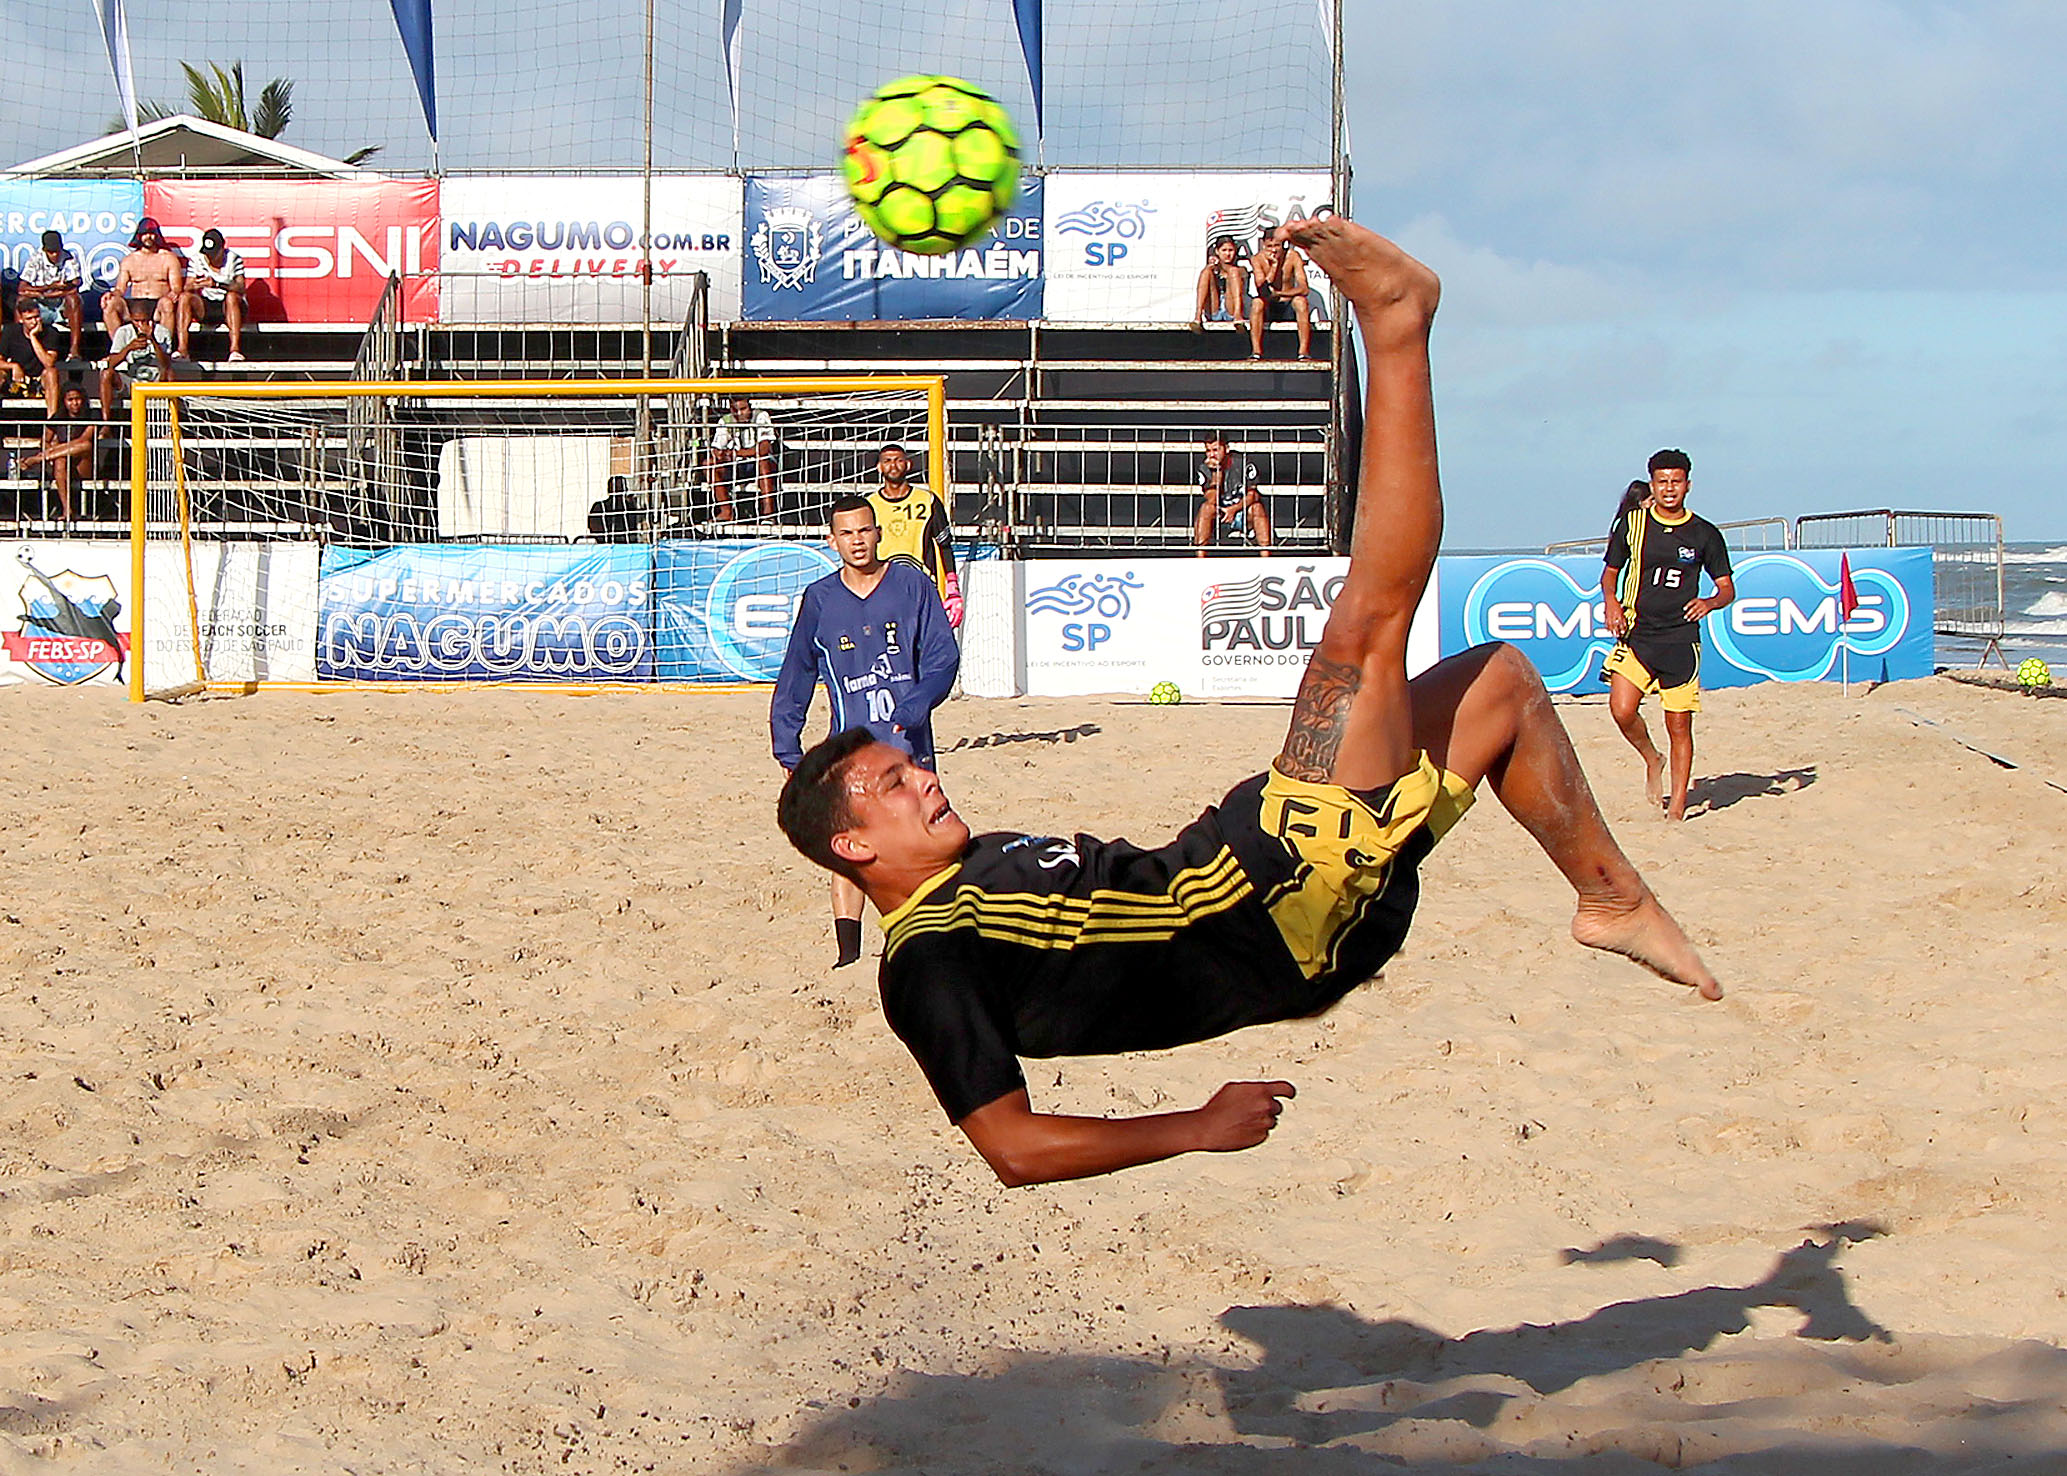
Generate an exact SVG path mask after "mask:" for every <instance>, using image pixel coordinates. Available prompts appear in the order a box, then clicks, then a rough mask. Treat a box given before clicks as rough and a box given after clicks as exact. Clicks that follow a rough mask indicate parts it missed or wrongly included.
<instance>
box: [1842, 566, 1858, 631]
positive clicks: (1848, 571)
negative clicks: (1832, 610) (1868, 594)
mask: <svg viewBox="0 0 2067 1476" xmlns="http://www.w3.org/2000/svg"><path fill="white" fill-rule="evenodd" d="M1858 608H1859V586H1857V585H1856V584H1854V583H1852V556H1851V555H1850V554H1843V553H1841V554H1839V555H1838V556H1837V623H1838V624H1839V625H1840V626H1842V625H1846V624H1849V623H1850V621H1851V618H1852V611H1854V610H1856V609H1858Z"/></svg>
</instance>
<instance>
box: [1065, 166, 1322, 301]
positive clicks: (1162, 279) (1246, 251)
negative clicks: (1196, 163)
mask: <svg viewBox="0 0 2067 1476" xmlns="http://www.w3.org/2000/svg"><path fill="white" fill-rule="evenodd" d="M1045 183H1046V192H1045V203H1046V207H1047V232H1046V242H1047V248H1048V257H1047V317H1048V318H1049V319H1050V320H1051V321H1055V322H1073V323H1179V322H1188V321H1190V319H1191V318H1192V316H1193V314H1194V312H1195V311H1196V304H1197V297H1196V294H1197V291H1198V279H1199V271H1200V269H1201V268H1203V267H1204V266H1205V264H1206V250H1207V247H1208V245H1209V244H1210V243H1211V242H1212V241H1213V239H1214V238H1215V237H1217V236H1223V235H1225V236H1233V237H1234V238H1235V240H1236V242H1237V243H1238V244H1239V245H1240V247H1241V261H1242V262H1243V263H1244V270H1245V271H1246V263H1247V262H1248V259H1249V257H1250V255H1251V254H1253V253H1254V251H1255V249H1256V248H1257V247H1258V246H1259V245H1261V244H1262V242H1263V238H1264V237H1265V236H1266V235H1268V234H1269V233H1270V232H1271V230H1273V229H1274V228H1275V227H1277V226H1279V225H1282V224H1283V223H1284V222H1286V221H1288V220H1300V219H1304V218H1305V217H1307V216H1309V215H1311V214H1313V212H1314V211H1315V210H1316V209H1317V208H1319V207H1320V206H1322V205H1325V204H1327V203H1329V190H1330V188H1331V187H1330V185H1329V182H1328V176H1327V175H1325V174H1102V173H1101V174H1073V173H1062V174H1051V175H1049V176H1048V177H1047V179H1046V182H1045ZM1307 280H1308V281H1309V282H1311V283H1312V284H1313V288H1314V291H1313V293H1312V294H1311V296H1310V299H1309V300H1310V301H1312V303H1313V304H1314V306H1315V307H1316V308H1318V309H1319V310H1320V311H1321V312H1322V313H1323V314H1325V313H1326V310H1327V302H1328V297H1327V279H1326V278H1325V277H1323V276H1322V275H1321V273H1320V271H1319V269H1318V268H1316V267H1313V266H1312V265H1310V264H1309V266H1308V268H1307Z"/></svg>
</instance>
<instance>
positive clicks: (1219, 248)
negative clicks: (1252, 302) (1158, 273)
mask: <svg viewBox="0 0 2067 1476" xmlns="http://www.w3.org/2000/svg"><path fill="white" fill-rule="evenodd" d="M1241 250H1242V248H1241V245H1240V244H1239V243H1238V242H1237V241H1236V240H1235V238H1234V237H1232V236H1215V237H1214V238H1213V244H1212V246H1211V247H1210V248H1209V249H1208V250H1207V252H1206V264H1205V266H1204V267H1203V268H1201V269H1200V271H1199V286H1198V296H1197V301H1196V303H1195V304H1194V306H1193V310H1192V327H1194V328H1203V327H1205V326H1206V325H1207V324H1208V323H1240V322H1243V321H1244V320H1245V319H1246V318H1247V317H1248V314H1247V313H1245V312H1244V311H1243V304H1244V302H1245V301H1246V299H1247V297H1248V289H1247V288H1246V286H1245V285H1244V283H1243V278H1242V266H1241V262H1240V261H1239V260H1238V259H1237V258H1239V257H1240V255H1241Z"/></svg>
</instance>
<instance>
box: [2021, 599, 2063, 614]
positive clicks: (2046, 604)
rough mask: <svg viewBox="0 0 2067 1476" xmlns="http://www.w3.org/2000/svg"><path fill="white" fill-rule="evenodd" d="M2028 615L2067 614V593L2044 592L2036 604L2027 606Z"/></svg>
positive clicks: (2025, 611) (2026, 612)
mask: <svg viewBox="0 0 2067 1476" xmlns="http://www.w3.org/2000/svg"><path fill="white" fill-rule="evenodd" d="M2024 613H2025V614H2026V615H2040V616H2046V615H2067V594H2042V595H2040V596H2039V597H2038V600H2037V602H2036V603H2035V604H2032V605H2028V606H2026V607H2025V610H2024Z"/></svg>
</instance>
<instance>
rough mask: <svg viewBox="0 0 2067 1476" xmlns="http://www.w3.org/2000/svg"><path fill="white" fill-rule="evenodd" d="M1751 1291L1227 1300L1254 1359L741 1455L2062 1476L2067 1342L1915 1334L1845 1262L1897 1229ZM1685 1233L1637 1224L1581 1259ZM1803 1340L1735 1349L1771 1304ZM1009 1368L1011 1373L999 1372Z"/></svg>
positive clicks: (1122, 1360)
mask: <svg viewBox="0 0 2067 1476" xmlns="http://www.w3.org/2000/svg"><path fill="white" fill-rule="evenodd" d="M1817 1233H1818V1235H1819V1236H1820V1238H1818V1239H1811V1240H1808V1241H1805V1242H1803V1243H1802V1244H1801V1245H1799V1246H1797V1247H1795V1248H1794V1249H1793V1250H1790V1251H1787V1252H1786V1253H1785V1254H1783V1255H1781V1256H1780V1257H1779V1259H1778V1261H1777V1262H1776V1263H1775V1264H1774V1266H1773V1268H1772V1270H1771V1271H1770V1272H1769V1273H1768V1274H1767V1275H1765V1276H1763V1277H1761V1278H1760V1279H1759V1280H1757V1281H1755V1282H1751V1283H1749V1284H1747V1285H1743V1286H1708V1287H1701V1288H1697V1289H1694V1290H1691V1291H1686V1292H1681V1293H1677V1294H1674V1295H1671V1296H1661V1297H1651V1298H1644V1299H1641V1300H1637V1301H1631V1302H1621V1303H1616V1304H1613V1305H1610V1306H1606V1307H1602V1308H1601V1309H1599V1310H1598V1311H1596V1312H1594V1313H1592V1314H1590V1315H1588V1316H1586V1317H1582V1318H1578V1319H1576V1320H1574V1321H1570V1322H1563V1323H1555V1324H1551V1325H1549V1326H1544V1327H1531V1326H1522V1327H1515V1328H1505V1329H1498V1330H1483V1331H1479V1332H1474V1333H1470V1334H1467V1335H1466V1336H1464V1337H1461V1338H1445V1337H1443V1336H1442V1335H1441V1334H1439V1333H1437V1332H1435V1331H1434V1330H1432V1329H1430V1328H1427V1327H1423V1326H1421V1325H1419V1324H1417V1323H1413V1322H1409V1321H1405V1320H1403V1319H1390V1320H1386V1321H1382V1322H1374V1321H1370V1320H1368V1319H1365V1318H1363V1317H1360V1316H1358V1315H1357V1314H1355V1313H1354V1312H1351V1311H1348V1310H1345V1309H1343V1308H1339V1307H1332V1306H1275V1307H1232V1308H1230V1309H1228V1311H1227V1312H1226V1313H1224V1314H1223V1315H1222V1317H1221V1322H1222V1324H1223V1325H1224V1326H1225V1327H1226V1328H1227V1329H1228V1330H1230V1331H1231V1332H1234V1333H1236V1334H1238V1335H1240V1336H1241V1337H1242V1338H1244V1339H1246V1340H1248V1341H1249V1342H1251V1343H1254V1344H1255V1345H1257V1346H1258V1347H1259V1348H1260V1349H1261V1350H1262V1354H1261V1357H1260V1359H1258V1360H1257V1361H1256V1362H1254V1363H1253V1364H1249V1365H1245V1366H1227V1365H1222V1364H1218V1363H1214V1362H1208V1361H1205V1360H1202V1359H1197V1358H1179V1359H1172V1358H1171V1356H1170V1355H1169V1353H1168V1352H1167V1351H1165V1352H1164V1353H1163V1354H1162V1355H1161V1356H1160V1357H1153V1356H1144V1357H1087V1356H1059V1357H1051V1356H1038V1355H1017V1356H1012V1355H1007V1358H1008V1360H1009V1361H1006V1360H999V1361H998V1362H995V1363H994V1364H993V1366H994V1367H995V1368H996V1369H997V1371H995V1372H990V1373H985V1374H975V1375H945V1376H941V1375H929V1374H920V1373H904V1374H901V1375H899V1376H898V1378H897V1379H896V1381H895V1382H894V1383H893V1384H892V1385H891V1387H890V1388H889V1389H888V1390H887V1391H886V1392H885V1393H883V1394H882V1395H880V1396H878V1397H876V1398H874V1399H868V1400H860V1401H857V1402H856V1403H855V1405H854V1407H853V1408H851V1409H847V1410H840V1411H837V1412H835V1413H832V1414H830V1415H828V1416H827V1417H826V1418H825V1419H823V1420H822V1421H821V1422H819V1423H818V1424H816V1425H813V1426H811V1427H810V1428H807V1429H805V1430H803V1431H802V1432H801V1433H799V1434H798V1435H797V1436H796V1437H795V1438H794V1439H793V1440H791V1441H789V1442H788V1443H786V1444H784V1445H782V1446H780V1447H778V1448H773V1449H769V1450H766V1451H764V1452H763V1453H762V1459H761V1461H760V1462H758V1463H751V1464H747V1465H744V1466H742V1467H740V1468H739V1470H740V1471H741V1472H742V1473H744V1472H748V1471H751V1472H771V1473H772V1472H775V1471H786V1472H791V1473H794V1472H796V1471H798V1470H807V1471H825V1472H831V1471H850V1470H851V1471H862V1470H866V1471H874V1472H910V1473H914V1476H916V1473H917V1472H920V1471H926V1472H943V1473H945V1472H954V1473H963V1472H990V1471H997V1472H1020V1471H1070V1472H1082V1473H1097V1476H1105V1473H1113V1476H1118V1473H1121V1472H1126V1473H1130V1476H1133V1473H1143V1472H1146V1473H1150V1476H1193V1473H1207V1476H1265V1473H1272V1476H1275V1473H1280V1472H1286V1473H1291V1472H1296V1473H1298V1476H1309V1473H1317V1476H1401V1473H1422V1476H1438V1473H1446V1476H1448V1473H1461V1472H1464V1471H1467V1470H1468V1471H1471V1472H1474V1473H1477V1472H1491V1471H1494V1470H1497V1471H1499V1472H1501V1473H1502V1476H1516V1473H1520V1476H1529V1473H1537V1476H1574V1473H1578V1472H1582V1471H1583V1472H1588V1473H1599V1476H1609V1473H1613V1476H1637V1473H1641V1472H1649V1471H1657V1470H1660V1469H1661V1468H1664V1469H1673V1470H1679V1471H1684V1472H1710V1471H1712V1472H1714V1473H1716V1476H1723V1473H1725V1472H1727V1473H1729V1476H1745V1473H1750V1472H1778V1471H1795V1472H1807V1471H1814V1472H1817V1473H1819V1476H1821V1473H1844V1476H1867V1473H1872V1476H1926V1473H1929V1476H1952V1473H1968V1472H1975V1473H1978V1472H1981V1471H1984V1470H1985V1471H1987V1472H1989V1473H1991V1476H2000V1473H2009V1472H2014V1473H2019V1476H2040V1473H2058V1472H2059V1471H2061V1470H2063V1469H2067V1421H2063V1420H2062V1418H2061V1415H2060V1411H2061V1409H2062V1406H2063V1404H2067V1351H2063V1350H2061V1349H2058V1348H2054V1347H2052V1346H2050V1345H2047V1344H2040V1343H2033V1342H2025V1343H2012V1342H2009V1341H2007V1340H2003V1339H1995V1338H1919V1339H1914V1340H1901V1341H1898V1340H1896V1339H1895V1338H1894V1336H1893V1335H1892V1334H1890V1333H1889V1332H1888V1331H1887V1329H1885V1328H1883V1327H1881V1326H1880V1325H1879V1324H1878V1323H1876V1322H1875V1321H1874V1320H1873V1319H1872V1318H1871V1317H1869V1316H1868V1315H1867V1314H1866V1313H1865V1312H1864V1311H1862V1310H1861V1309H1860V1308H1859V1307H1858V1306H1857V1305H1855V1304H1854V1303H1853V1301H1852V1299H1851V1296H1850V1293H1849V1291H1848V1289H1847V1287H1846V1285H1845V1281H1844V1277H1843V1275H1842V1274H1841V1273H1840V1272H1839V1270H1838V1268H1837V1264H1836V1263H1837V1259H1838V1257H1839V1255H1840V1254H1841V1252H1842V1251H1843V1249H1844V1248H1845V1247H1846V1246H1847V1245H1849V1244H1856V1243H1858V1242H1861V1241H1864V1240H1868V1239H1871V1238H1873V1237H1875V1236H1877V1235H1879V1234H1881V1233H1882V1232H1881V1231H1880V1229H1879V1228H1878V1227H1877V1226H1874V1225H1871V1224H1864V1223H1857V1222H1855V1223H1852V1224H1847V1225H1834V1226H1824V1227H1820V1228H1819V1230H1818V1232H1817ZM1676 1256H1677V1248H1676V1247H1674V1246H1672V1245H1671V1243H1670V1242H1665V1241H1658V1240H1654V1239H1651V1238H1649V1237H1618V1238H1617V1239H1616V1240H1611V1241H1607V1242H1603V1244H1602V1245H1601V1246H1599V1247H1596V1248H1595V1250H1594V1251H1591V1252H1589V1251H1575V1252H1567V1253H1566V1261H1567V1264H1573V1263H1574V1262H1584V1261H1590V1260H1621V1259H1632V1258H1641V1259H1645V1260H1654V1261H1657V1262H1659V1263H1660V1264H1661V1265H1662V1264H1668V1263H1669V1262H1670V1260H1672V1259H1674V1258H1676ZM1762 1308H1779V1309H1784V1310H1787V1311H1791V1312H1797V1313H1799V1314H1801V1318H1802V1322H1801V1326H1800V1328H1799V1329H1798V1330H1797V1331H1796V1332H1795V1333H1794V1334H1793V1335H1792V1336H1778V1335H1775V1334H1772V1333H1766V1334H1764V1335H1761V1336H1758V1337H1755V1338H1751V1339H1746V1340H1744V1341H1743V1342H1741V1343H1732V1344H1728V1345H1725V1346H1724V1347H1721V1348H1716V1347H1714V1346H1713V1345H1715V1344H1716V1343H1717V1342H1718V1341H1719V1340H1722V1339H1725V1338H1729V1337H1730V1336H1731V1335H1733V1334H1739V1333H1743V1332H1745V1331H1747V1330H1748V1329H1749V1328H1750V1327H1751V1323H1752V1314H1753V1313H1754V1312H1755V1311H1757V1310H1759V1309H1762ZM1000 1365H1001V1366H1000Z"/></svg>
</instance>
